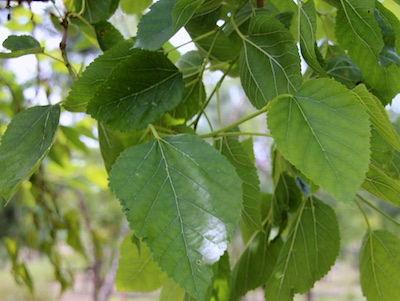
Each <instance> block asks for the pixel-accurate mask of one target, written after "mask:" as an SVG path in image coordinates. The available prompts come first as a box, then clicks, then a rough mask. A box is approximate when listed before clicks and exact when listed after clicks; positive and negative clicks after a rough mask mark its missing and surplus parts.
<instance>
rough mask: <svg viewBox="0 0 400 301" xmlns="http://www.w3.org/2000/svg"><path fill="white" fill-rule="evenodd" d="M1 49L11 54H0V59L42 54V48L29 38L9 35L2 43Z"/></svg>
mask: <svg viewBox="0 0 400 301" xmlns="http://www.w3.org/2000/svg"><path fill="white" fill-rule="evenodd" d="M3 47H4V48H7V49H9V50H11V52H8V53H7V52H1V53H0V59H9V58H16V57H20V56H23V55H27V54H37V53H43V52H44V48H43V47H41V46H40V43H39V42H38V41H37V40H35V39H34V38H33V37H31V36H26V35H24V36H15V35H11V36H9V37H8V38H7V39H5V40H4V42H3Z"/></svg>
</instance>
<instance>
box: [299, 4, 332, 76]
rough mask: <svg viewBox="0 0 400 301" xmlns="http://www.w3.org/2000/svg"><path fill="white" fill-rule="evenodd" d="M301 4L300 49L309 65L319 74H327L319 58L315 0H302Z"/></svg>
mask: <svg viewBox="0 0 400 301" xmlns="http://www.w3.org/2000/svg"><path fill="white" fill-rule="evenodd" d="M299 6H300V16H299V18H300V49H301V53H302V54H303V57H304V60H305V61H306V62H307V64H308V66H310V67H311V68H313V69H314V70H315V71H316V72H318V74H320V75H322V76H324V75H326V72H325V70H324V69H323V68H322V66H321V64H320V63H319V61H318V58H317V53H316V52H317V51H319V50H318V48H317V47H316V45H317V39H316V36H315V35H316V31H317V30H316V27H317V15H316V13H315V6H314V1H313V0H308V1H307V2H305V3H304V2H301V4H299Z"/></svg>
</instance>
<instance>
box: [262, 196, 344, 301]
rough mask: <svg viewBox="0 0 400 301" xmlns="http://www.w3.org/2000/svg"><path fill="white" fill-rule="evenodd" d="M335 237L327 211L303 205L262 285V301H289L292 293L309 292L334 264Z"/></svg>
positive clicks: (331, 216)
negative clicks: (267, 278)
mask: <svg viewBox="0 0 400 301" xmlns="http://www.w3.org/2000/svg"><path fill="white" fill-rule="evenodd" d="M339 237H340V236H339V227H338V223H337V220H336V215H335V212H334V211H333V209H332V208H331V207H329V206H328V205H326V204H324V203H323V202H322V201H319V200H317V199H312V200H311V199H308V200H307V201H306V202H305V203H303V205H302V206H301V208H300V209H299V212H298V214H297V215H296V216H295V219H294V221H293V223H292V226H291V229H290V232H289V236H288V238H287V241H286V242H285V243H284V245H283V247H282V250H281V252H280V254H279V257H278V260H277V263H276V265H275V267H274V271H273V273H272V275H271V277H270V278H269V280H268V281H267V283H266V290H265V298H266V300H280V301H289V300H293V294H294V293H305V292H307V291H308V290H310V289H311V288H312V287H313V285H314V282H315V281H317V280H319V279H321V278H322V277H323V276H324V275H325V274H326V273H327V272H328V271H329V270H330V268H331V267H332V265H333V264H334V262H335V260H336V257H337V256H338V254H339V247H340V238H339ZM299 273H301V275H300V274H299Z"/></svg>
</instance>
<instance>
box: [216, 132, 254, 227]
mask: <svg viewBox="0 0 400 301" xmlns="http://www.w3.org/2000/svg"><path fill="white" fill-rule="evenodd" d="M216 148H217V149H219V150H220V151H221V153H222V154H223V155H224V156H225V157H227V158H228V160H229V162H231V164H232V165H233V166H234V167H235V169H236V172H237V174H238V175H239V177H240V178H241V179H242V181H243V183H242V189H243V212H242V218H243V221H244V222H245V224H246V225H247V226H248V227H249V228H250V229H253V230H259V231H262V223H261V200H260V180H259V179H258V175H257V169H256V168H255V166H254V165H253V164H252V163H251V161H250V159H249V156H248V155H247V153H246V151H245V150H244V149H243V147H242V145H241V144H240V142H239V141H238V140H237V138H235V137H223V138H222V141H217V143H216Z"/></svg>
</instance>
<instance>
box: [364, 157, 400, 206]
mask: <svg viewBox="0 0 400 301" xmlns="http://www.w3.org/2000/svg"><path fill="white" fill-rule="evenodd" d="M362 188H364V189H365V190H366V191H368V192H369V193H371V194H373V195H375V196H377V197H378V198H380V199H381V200H383V201H385V202H386V203H389V204H391V205H394V206H397V207H400V181H399V180H395V179H392V178H391V177H390V176H389V175H388V173H387V171H385V170H383V169H382V167H380V166H378V165H376V164H371V165H370V169H369V171H368V173H367V177H366V178H365V181H364V183H363V185H362Z"/></svg>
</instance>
